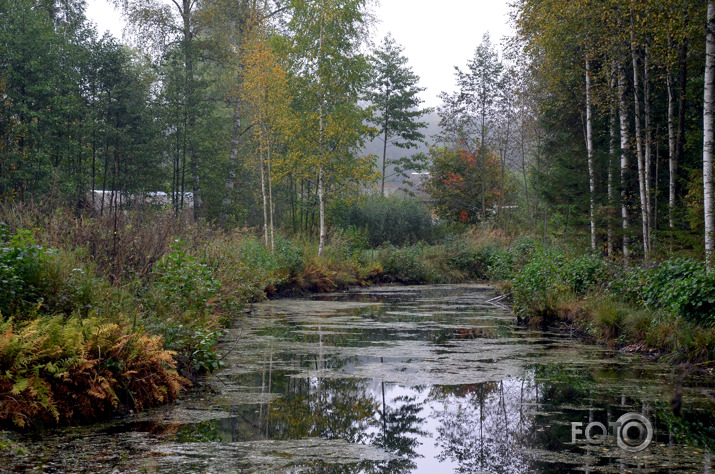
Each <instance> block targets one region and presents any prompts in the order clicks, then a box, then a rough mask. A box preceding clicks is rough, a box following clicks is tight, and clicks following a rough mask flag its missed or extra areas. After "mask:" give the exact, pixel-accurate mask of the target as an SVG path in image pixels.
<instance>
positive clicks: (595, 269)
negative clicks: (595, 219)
mask: <svg viewBox="0 0 715 474" xmlns="http://www.w3.org/2000/svg"><path fill="white" fill-rule="evenodd" d="M515 253H516V257H515V258H514V259H515V260H517V262H518V261H519V260H522V261H523V260H524V259H527V263H526V264H525V265H523V266H522V267H521V268H518V264H517V270H516V272H515V274H514V277H513V279H512V280H511V283H512V290H513V293H514V305H515V308H516V310H517V311H518V312H520V313H522V314H525V315H542V316H543V315H549V314H552V313H553V312H554V311H555V309H556V308H557V306H558V305H559V304H561V303H564V302H566V301H568V300H570V299H573V298H576V297H582V296H584V295H586V294H587V293H588V292H591V291H594V290H596V289H597V288H598V287H599V286H600V285H602V284H603V283H604V282H605V280H606V278H607V276H608V272H607V268H606V265H605V264H604V262H603V260H602V259H601V258H599V257H597V256H595V255H581V256H578V257H574V256H572V255H569V254H567V253H565V252H564V251H562V250H560V249H558V248H555V247H540V246H539V247H536V248H535V247H534V246H533V242H528V241H523V242H520V243H518V244H517V245H516V246H515Z"/></svg>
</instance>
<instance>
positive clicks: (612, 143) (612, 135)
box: [607, 68, 616, 257]
mask: <svg viewBox="0 0 715 474" xmlns="http://www.w3.org/2000/svg"><path fill="white" fill-rule="evenodd" d="M611 90H612V91H615V90H616V70H615V68H611ZM608 135H609V143H608V178H607V179H608V183H607V184H608V207H609V208H610V209H613V208H614V206H615V202H616V200H615V196H614V195H613V194H614V193H613V191H614V186H613V165H614V162H615V159H616V104H615V101H614V100H611V103H610V111H609V119H608ZM612 217H613V216H612V214H610V213H609V219H608V242H607V252H608V256H609V257H612V256H613V219H612Z"/></svg>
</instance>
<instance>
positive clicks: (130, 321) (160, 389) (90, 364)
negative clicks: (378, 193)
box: [0, 207, 486, 429]
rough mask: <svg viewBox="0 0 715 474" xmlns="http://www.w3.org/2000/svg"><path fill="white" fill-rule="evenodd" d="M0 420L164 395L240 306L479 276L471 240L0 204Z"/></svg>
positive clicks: (31, 419)
mask: <svg viewBox="0 0 715 474" xmlns="http://www.w3.org/2000/svg"><path fill="white" fill-rule="evenodd" d="M0 222H2V223H3V224H2V225H0V277H1V278H2V282H3V285H2V287H0V314H1V315H2V317H1V319H0V426H2V427H6V428H7V427H11V428H20V429H24V428H31V427H42V426H54V425H67V424H77V423H86V422H92V421H97V420H101V419H106V418H109V417H112V416H116V415H121V414H126V413H130V412H133V411H138V410H142V409H145V408H147V407H150V406H155V405H158V404H162V403H167V402H170V401H172V400H174V399H176V397H177V396H178V395H179V393H180V392H181V391H182V390H184V389H186V388H188V387H189V386H191V384H192V382H196V381H197V380H199V377H200V376H201V375H202V374H204V373H207V372H211V371H213V370H215V369H217V368H219V367H221V366H222V360H221V356H220V355H219V354H218V353H217V352H216V351H215V345H216V342H217V341H218V339H219V338H220V337H221V335H222V334H223V332H224V328H225V327H226V326H227V325H228V324H229V323H230V322H231V321H232V319H233V317H234V316H235V315H237V314H240V313H241V311H243V308H244V306H245V305H246V304H247V303H250V302H254V301H260V300H262V299H265V298H266V297H268V296H273V295H277V294H296V293H303V292H327V291H333V290H336V289H340V288H346V287H349V286H354V285H369V284H374V283H383V282H397V283H448V282H463V281H469V280H473V279H475V278H484V272H485V271H486V268H485V267H484V268H482V267H480V266H478V265H477V266H474V265H475V260H474V259H473V258H472V256H471V254H470V252H471V251H472V244H471V242H472V240H470V239H467V238H462V237H450V238H447V239H445V240H444V242H443V243H442V244H440V245H426V244H422V243H419V244H416V245H412V246H408V247H400V248H398V247H395V246H392V245H385V246H382V247H380V248H378V249H370V248H369V246H367V245H366V244H365V242H364V240H362V239H360V238H359V236H358V237H356V236H344V235H342V234H340V233H337V234H335V235H333V237H332V239H331V242H330V244H329V246H328V247H327V248H326V249H325V252H324V254H323V255H321V256H318V252H317V245H316V243H315V242H313V241H312V240H310V239H302V238H292V239H287V238H284V237H282V236H276V239H275V242H274V248H273V250H271V249H270V247H269V246H266V245H265V244H264V243H263V242H262V241H261V240H260V239H259V238H257V237H256V236H255V235H254V234H252V233H251V232H250V231H248V230H242V231H235V232H231V233H226V232H224V231H222V230H219V229H216V228H214V227H212V226H210V225H205V224H196V223H194V222H193V221H192V219H191V218H190V217H189V216H184V217H181V216H180V217H179V218H177V217H176V216H173V215H170V214H161V213H153V212H144V213H122V214H116V215H113V216H111V217H104V218H102V217H96V218H90V217H83V216H77V215H75V214H73V213H72V212H70V211H68V210H63V209H57V210H54V211H53V212H51V213H48V212H42V211H40V210H38V209H33V208H19V207H14V208H4V209H1V210H0Z"/></svg>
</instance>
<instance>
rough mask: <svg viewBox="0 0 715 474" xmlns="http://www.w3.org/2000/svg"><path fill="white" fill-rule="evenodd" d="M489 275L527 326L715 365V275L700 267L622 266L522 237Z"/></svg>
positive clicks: (682, 262)
mask: <svg viewBox="0 0 715 474" xmlns="http://www.w3.org/2000/svg"><path fill="white" fill-rule="evenodd" d="M490 269H491V270H490V271H491V277H492V279H493V280H494V281H495V283H496V284H497V286H498V287H499V288H500V291H501V292H502V293H503V294H509V295H510V296H511V300H512V302H513V305H514V312H515V313H516V314H517V316H518V317H519V318H520V319H521V320H522V321H524V322H525V323H527V324H529V325H532V326H549V325H559V324H560V325H566V326H567V327H568V328H569V331H570V332H572V333H575V334H577V335H579V336H580V337H582V338H584V339H587V340H591V341H594V342H597V343H603V344H607V345H610V346H615V347H618V348H621V349H622V350H624V351H627V352H639V353H643V354H648V355H650V356H653V357H662V358H665V359H667V360H668V361H670V362H672V363H688V364H695V365H705V366H712V365H713V362H715V327H713V326H714V324H715V275H713V274H708V273H707V271H706V269H705V266H704V264H702V263H701V262H698V261H696V260H692V259H685V258H677V259H669V260H664V261H661V262H637V263H632V264H631V265H629V266H623V265H622V264H621V263H620V262H616V261H609V260H607V259H604V258H602V257H599V256H595V255H588V254H579V253H577V252H575V251H573V250H569V249H567V248H565V247H560V246H544V245H541V244H539V243H538V242H536V241H533V240H530V239H522V240H518V241H516V242H515V244H514V245H513V246H511V247H510V248H509V249H506V250H504V253H503V254H501V255H499V256H498V257H497V258H496V259H495V261H494V262H493V264H492V266H490Z"/></svg>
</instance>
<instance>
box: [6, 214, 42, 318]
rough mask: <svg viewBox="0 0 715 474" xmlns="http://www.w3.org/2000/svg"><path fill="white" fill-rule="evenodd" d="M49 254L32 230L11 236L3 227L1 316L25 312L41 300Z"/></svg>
mask: <svg viewBox="0 0 715 474" xmlns="http://www.w3.org/2000/svg"><path fill="white" fill-rule="evenodd" d="M50 253H51V251H50V250H48V249H45V248H43V247H41V246H39V245H37V244H36V243H35V239H34V238H33V236H32V234H31V233H30V232H29V231H27V230H23V231H19V232H18V233H16V234H15V235H10V232H9V230H8V229H7V227H6V226H5V225H4V224H1V225H0V313H2V314H3V315H6V316H9V315H11V314H15V313H19V312H23V311H25V310H27V309H28V308H30V307H32V306H34V305H36V304H37V302H38V300H41V294H42V292H41V289H42V288H41V287H42V283H43V282H42V267H43V266H44V264H45V261H46V260H47V258H48V255H49V254H50Z"/></svg>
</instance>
